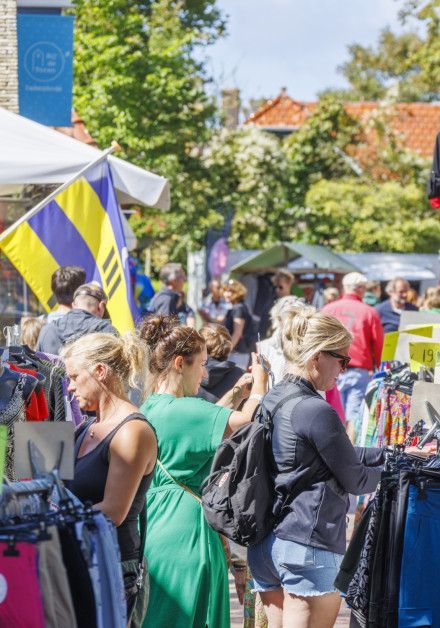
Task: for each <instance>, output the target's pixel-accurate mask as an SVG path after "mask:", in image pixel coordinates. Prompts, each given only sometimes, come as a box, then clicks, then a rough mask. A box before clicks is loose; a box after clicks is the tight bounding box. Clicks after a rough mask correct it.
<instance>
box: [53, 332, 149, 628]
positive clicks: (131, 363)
mask: <svg viewBox="0 0 440 628" xmlns="http://www.w3.org/2000/svg"><path fill="white" fill-rule="evenodd" d="M62 355H63V357H64V359H65V364H66V371H67V375H68V377H69V379H70V383H69V387H68V390H69V392H70V393H71V394H73V395H74V396H75V397H76V399H77V401H78V403H79V405H80V408H81V410H83V411H84V412H91V413H94V414H95V415H96V418H95V419H94V420H91V421H88V422H85V423H83V424H82V425H81V426H80V427H79V428H78V430H77V434H76V444H75V477H74V480H73V483H72V486H71V488H72V491H73V493H75V494H76V495H77V497H78V498H79V499H81V500H82V501H91V502H92V503H93V506H94V508H96V509H97V510H101V511H102V512H103V513H104V514H106V515H107V516H108V517H109V518H110V519H111V520H112V521H113V523H114V524H115V526H117V532H118V541H119V546H120V551H121V560H122V567H123V572H124V580H125V583H126V597H127V607H128V611H129V614H131V612H132V611H133V607H134V604H135V603H136V613H135V614H137V616H138V619H137V621H136V622H134V620H133V622H132V624H131V625H132V626H134V625H138V622H139V621H141V620H142V618H141V617H139V613H138V609H139V608H140V607H145V608H144V609H142V610H146V604H145V599H146V597H147V593H148V591H147V586H146V585H144V587H143V590H142V591H137V590H136V587H135V586H134V585H133V582H135V581H136V573H134V571H135V570H136V566H137V564H138V558H139V555H140V542H141V541H140V536H139V532H138V516H139V514H140V512H141V511H142V510H143V509H144V507H145V494H146V492H147V489H148V487H149V485H150V482H151V478H152V474H153V470H154V465H155V463H156V457H157V442H156V436H155V434H154V430H153V429H152V427H151V426H150V424H149V423H148V421H147V420H146V418H145V416H144V415H142V414H141V413H140V412H139V409H138V408H137V407H136V406H134V405H133V404H132V403H131V402H130V401H129V399H128V397H127V393H126V391H127V389H128V387H129V386H134V384H135V381H136V376H137V375H138V374H139V373H141V372H142V371H143V368H144V360H145V354H144V347H143V343H141V342H139V340H138V339H137V338H136V337H135V336H134V335H132V334H126V335H125V336H124V337H123V338H119V337H115V336H113V335H112V334H104V333H96V334H89V335H87V336H83V337H82V338H80V339H79V340H77V341H76V342H74V343H73V344H71V345H69V346H67V347H66V348H65V349H64V350H63V353H62ZM137 593H139V595H137Z"/></svg>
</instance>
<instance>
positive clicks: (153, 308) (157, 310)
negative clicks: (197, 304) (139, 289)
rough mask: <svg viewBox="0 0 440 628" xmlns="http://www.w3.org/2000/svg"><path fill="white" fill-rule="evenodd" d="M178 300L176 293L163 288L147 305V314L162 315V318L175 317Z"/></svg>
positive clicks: (178, 296)
mask: <svg viewBox="0 0 440 628" xmlns="http://www.w3.org/2000/svg"><path fill="white" fill-rule="evenodd" d="M179 298H180V295H179V293H178V292H174V291H173V290H171V288H167V287H166V286H163V287H162V288H161V289H160V290H159V292H157V293H156V294H155V295H154V297H153V298H152V299H151V301H150V303H149V304H148V313H149V314H153V313H154V314H163V315H164V316H170V315H176V314H177V303H178V301H179Z"/></svg>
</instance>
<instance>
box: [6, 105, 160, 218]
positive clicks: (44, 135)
mask: <svg viewBox="0 0 440 628" xmlns="http://www.w3.org/2000/svg"><path fill="white" fill-rule="evenodd" d="M115 139H117V138H115ZM100 153H101V154H102V151H100V150H98V149H96V148H93V147H92V146H88V145H87V144H84V143H83V142H80V141H78V140H75V139H73V138H71V137H68V136H67V135H63V134H62V133H60V132H59V131H55V130H54V129H51V128H50V127H47V126H43V125H42V124H38V123H37V122H34V121H33V120H29V119H28V118H24V117H23V116H19V115H17V114H15V113H12V112H10V111H8V110H7V109H3V108H1V107H0V196H1V195H5V194H9V193H11V192H12V191H13V190H15V189H17V188H18V189H19V188H20V187H21V186H23V185H28V184H36V185H47V184H62V183H64V182H65V181H67V180H69V179H70V178H71V177H73V176H74V175H75V174H76V173H77V172H79V171H80V170H81V169H82V168H84V167H85V166H87V164H89V163H91V162H92V161H95V160H96V159H97V158H98V157H99V154H100ZM108 159H109V164H110V168H111V171H112V176H113V183H114V186H115V188H116V193H117V196H118V200H119V203H120V204H127V203H138V204H141V205H146V206H148V207H156V208H158V209H163V210H166V209H169V206H170V187H169V183H168V181H167V179H165V178H164V177H160V176H158V175H156V174H153V173H151V172H148V171H147V170H144V169H142V168H139V167H138V166H134V165H133V164H131V163H129V162H127V161H123V160H122V159H118V158H117V157H114V156H113V155H110V156H109V158H108Z"/></svg>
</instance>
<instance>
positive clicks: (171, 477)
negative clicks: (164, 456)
mask: <svg viewBox="0 0 440 628" xmlns="http://www.w3.org/2000/svg"><path fill="white" fill-rule="evenodd" d="M157 464H158V465H159V467H160V468H161V469H162V471H163V472H164V473H165V475H167V476H168V477H169V478H170V480H172V481H173V482H174V483H175V484H177V486H180V488H183V490H184V491H186V492H187V493H189V494H190V495H192V496H193V497H194V499H195V500H196V501H197V502H198V503H199V504H201V503H202V500H201V498H200V497H199V496H198V495H197V493H194V491H192V490H191V489H190V488H189V487H188V486H185V484H182V482H179V480H176V478H173V476H172V475H171V473H170V472H169V471H168V470H167V469H166V468H165V467H164V466H163V464H162V463H161V461H160V460H159V458H158V459H157Z"/></svg>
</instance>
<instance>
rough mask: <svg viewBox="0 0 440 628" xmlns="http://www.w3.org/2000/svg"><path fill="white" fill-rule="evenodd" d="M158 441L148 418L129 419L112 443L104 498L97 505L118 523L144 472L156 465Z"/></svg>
mask: <svg viewBox="0 0 440 628" xmlns="http://www.w3.org/2000/svg"><path fill="white" fill-rule="evenodd" d="M156 459H157V441H156V436H155V434H154V432H153V430H152V428H151V427H150V426H149V425H148V423H146V421H142V420H139V421H129V422H128V423H126V425H123V426H122V427H121V429H120V430H119V431H118V432H117V434H116V435H115V436H114V437H113V439H112V441H111V443H110V451H109V469H108V475H107V481H106V483H105V490H104V499H103V500H102V501H101V502H99V503H98V504H94V507H95V508H96V509H98V510H102V512H103V513H105V514H106V515H107V516H108V517H110V519H111V520H112V521H113V523H114V524H115V525H116V526H119V525H121V523H122V522H123V521H124V520H125V518H126V516H127V514H128V511H129V510H130V507H131V504H132V503H133V499H134V497H135V495H136V491H137V490H138V488H139V484H140V482H141V479H142V476H144V475H147V474H148V473H150V472H151V471H152V470H153V469H154V465H155V463H156Z"/></svg>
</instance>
